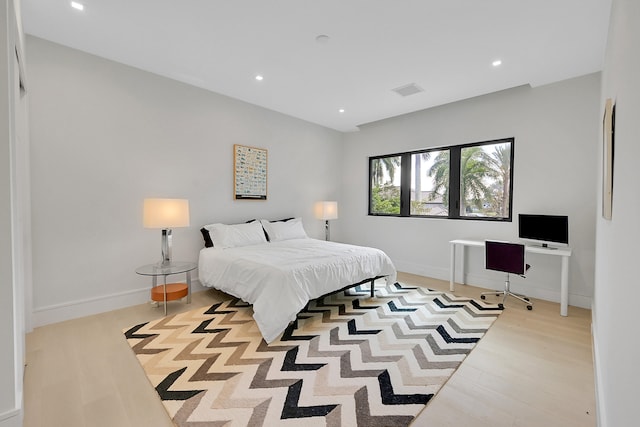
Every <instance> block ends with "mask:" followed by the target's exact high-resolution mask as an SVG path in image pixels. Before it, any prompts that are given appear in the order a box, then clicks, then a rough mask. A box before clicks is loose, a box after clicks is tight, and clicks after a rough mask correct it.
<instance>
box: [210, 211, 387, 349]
mask: <svg viewBox="0 0 640 427" xmlns="http://www.w3.org/2000/svg"><path fill="white" fill-rule="evenodd" d="M291 221H293V222H291ZM291 221H286V224H285V221H279V222H282V224H278V223H275V222H270V221H267V222H265V221H262V222H258V221H256V222H255V224H257V225H254V226H249V225H247V224H242V225H241V227H236V230H235V231H237V230H238V229H242V230H241V231H240V232H239V234H238V233H236V234H238V235H236V236H235V237H229V234H233V233H230V229H229V228H228V227H234V226H222V225H221V224H214V225H211V226H205V228H207V227H209V228H208V231H209V232H210V233H211V238H212V243H213V246H212V247H205V248H203V249H202V250H201V251H200V256H199V261H198V271H199V278H200V283H202V285H204V286H208V287H213V288H216V289H219V290H221V291H223V292H225V293H228V294H230V295H233V296H235V297H238V298H240V299H242V300H244V301H246V302H247V303H249V304H252V306H253V312H254V315H253V317H254V319H255V321H256V323H257V325H258V328H259V329H260V332H261V334H262V336H263V338H264V340H265V341H266V342H267V343H270V342H272V341H273V340H275V339H276V338H277V337H278V336H279V335H280V334H281V333H282V332H283V331H284V330H285V329H286V327H287V326H288V325H289V322H291V321H293V320H295V319H296V315H297V314H298V312H300V310H302V309H303V308H304V307H305V306H306V304H307V303H308V302H309V301H310V300H312V299H316V298H319V297H321V296H323V295H326V294H329V293H332V292H336V291H339V290H342V289H345V288H347V287H350V286H351V285H355V284H359V283H363V282H364V281H367V280H371V279H373V278H377V277H385V279H386V281H387V283H395V280H396V269H395V267H394V265H393V263H392V262H391V259H390V258H389V257H388V256H387V255H386V254H385V253H384V252H383V251H381V250H379V249H375V248H369V247H363V246H355V245H347V244H342V243H336V242H326V241H324V240H317V239H312V238H309V237H307V236H306V233H304V230H303V229H302V224H301V221H300V220H299V219H291ZM258 225H259V226H260V228H258V227H257V226H258ZM216 226H217V227H216ZM220 226H221V227H220ZM220 228H222V229H224V232H222V233H221V232H220V230H219V229H220ZM250 229H251V230H250ZM249 230H250V231H249ZM258 231H259V232H260V233H261V236H262V237H260V236H259V235H258V234H257V233H258ZM203 234H204V233H203ZM240 235H242V236H240ZM247 235H250V237H249V238H247ZM239 236H240V237H239ZM205 241H206V237H205ZM238 242H240V243H241V244H238ZM245 243H246V244H245ZM372 285H373V282H372Z"/></svg>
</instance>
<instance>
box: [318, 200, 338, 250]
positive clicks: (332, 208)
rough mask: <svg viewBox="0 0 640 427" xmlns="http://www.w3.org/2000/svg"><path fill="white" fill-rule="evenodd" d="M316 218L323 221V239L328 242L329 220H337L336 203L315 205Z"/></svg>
mask: <svg viewBox="0 0 640 427" xmlns="http://www.w3.org/2000/svg"><path fill="white" fill-rule="evenodd" d="M315 211H316V218H318V219H322V220H324V234H325V236H324V238H325V240H329V220H330V219H337V218H338V202H331V201H329V202H318V203H316V209H315Z"/></svg>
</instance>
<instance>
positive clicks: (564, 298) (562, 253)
mask: <svg viewBox="0 0 640 427" xmlns="http://www.w3.org/2000/svg"><path fill="white" fill-rule="evenodd" d="M449 244H450V245H451V264H450V271H449V290H450V291H451V292H453V291H454V290H455V279H456V277H455V276H456V246H461V247H462V250H461V251H460V265H461V269H460V270H461V273H462V276H461V278H462V281H461V282H460V283H462V284H464V248H465V246H478V247H484V242H481V241H478V240H451V241H450V242H449ZM525 251H526V252H531V253H536V254H543V255H553V256H559V257H562V271H561V272H560V315H561V316H566V315H567V306H568V305H569V257H570V256H571V248H555V249H550V248H543V247H541V246H526V247H525Z"/></svg>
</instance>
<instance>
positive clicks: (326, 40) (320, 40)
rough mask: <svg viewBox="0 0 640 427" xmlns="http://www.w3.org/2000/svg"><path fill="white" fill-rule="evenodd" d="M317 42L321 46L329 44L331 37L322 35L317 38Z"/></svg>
mask: <svg viewBox="0 0 640 427" xmlns="http://www.w3.org/2000/svg"><path fill="white" fill-rule="evenodd" d="M316 42H317V43H321V44H324V43H329V36H328V35H326V34H320V35H319V36H317V37H316Z"/></svg>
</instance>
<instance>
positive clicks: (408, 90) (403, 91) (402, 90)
mask: <svg viewBox="0 0 640 427" xmlns="http://www.w3.org/2000/svg"><path fill="white" fill-rule="evenodd" d="M391 90H393V91H394V92H395V93H397V94H398V95H400V96H409V95H413V94H415V93H418V92H424V89H422V88H421V87H420V86H418V85H417V84H415V83H409V84H408V85H404V86H400V87H397V88H395V89H391Z"/></svg>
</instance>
